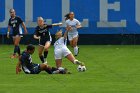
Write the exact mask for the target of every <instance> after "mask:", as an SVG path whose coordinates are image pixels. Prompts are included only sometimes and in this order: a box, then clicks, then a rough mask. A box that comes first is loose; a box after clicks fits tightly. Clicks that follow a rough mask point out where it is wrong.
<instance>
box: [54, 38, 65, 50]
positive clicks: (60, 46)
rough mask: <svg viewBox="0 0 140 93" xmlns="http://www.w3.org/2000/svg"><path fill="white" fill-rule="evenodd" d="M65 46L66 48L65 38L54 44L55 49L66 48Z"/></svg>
mask: <svg viewBox="0 0 140 93" xmlns="http://www.w3.org/2000/svg"><path fill="white" fill-rule="evenodd" d="M65 46H66V40H65V38H64V37H61V38H59V39H58V40H56V41H55V43H54V48H55V49H58V48H62V47H65Z"/></svg>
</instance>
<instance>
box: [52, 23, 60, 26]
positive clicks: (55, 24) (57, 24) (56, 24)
mask: <svg viewBox="0 0 140 93" xmlns="http://www.w3.org/2000/svg"><path fill="white" fill-rule="evenodd" d="M61 25H62V23H54V24H52V26H61Z"/></svg>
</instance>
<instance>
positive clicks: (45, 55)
mask: <svg viewBox="0 0 140 93" xmlns="http://www.w3.org/2000/svg"><path fill="white" fill-rule="evenodd" d="M47 56H48V51H44V58H45V59H46V58H47Z"/></svg>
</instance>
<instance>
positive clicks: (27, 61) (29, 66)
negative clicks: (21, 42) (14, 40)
mask: <svg viewBox="0 0 140 93" xmlns="http://www.w3.org/2000/svg"><path fill="white" fill-rule="evenodd" d="M20 61H21V65H22V69H23V71H24V72H26V73H34V72H35V71H34V70H35V67H39V64H35V63H33V62H32V57H31V55H30V54H29V53H28V52H27V51H24V52H23V53H22V54H21V58H20ZM38 72H40V71H37V73H38Z"/></svg>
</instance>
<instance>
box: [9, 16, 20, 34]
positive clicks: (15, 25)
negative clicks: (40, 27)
mask: <svg viewBox="0 0 140 93" xmlns="http://www.w3.org/2000/svg"><path fill="white" fill-rule="evenodd" d="M22 22H23V21H22V19H21V18H20V17H17V16H16V17H15V18H14V19H12V18H10V19H9V23H8V25H9V26H11V28H12V30H13V35H20V34H22V29H21V23H22Z"/></svg>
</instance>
